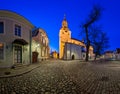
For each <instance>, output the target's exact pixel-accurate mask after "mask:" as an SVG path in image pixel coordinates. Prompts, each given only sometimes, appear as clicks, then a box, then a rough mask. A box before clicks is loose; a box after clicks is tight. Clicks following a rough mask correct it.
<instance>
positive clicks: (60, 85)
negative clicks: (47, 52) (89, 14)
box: [0, 60, 120, 94]
mask: <svg viewBox="0 0 120 94" xmlns="http://www.w3.org/2000/svg"><path fill="white" fill-rule="evenodd" d="M40 64H41V65H40V67H39V68H36V69H34V70H32V71H30V72H29V73H26V74H23V75H20V76H16V77H8V78H0V94H120V69H119V68H117V69H116V67H114V66H120V64H117V65H115V64H114V63H112V64H111V63H110V64H109V63H108V64H107V63H105V64H103V63H102V64H95V63H93V64H92V63H85V62H79V61H60V60H58V61H50V62H48V63H40Z"/></svg>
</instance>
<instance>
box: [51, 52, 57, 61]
mask: <svg viewBox="0 0 120 94" xmlns="http://www.w3.org/2000/svg"><path fill="white" fill-rule="evenodd" d="M52 58H54V59H58V53H57V52H56V51H53V52H52Z"/></svg>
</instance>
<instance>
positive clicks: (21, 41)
mask: <svg viewBox="0 0 120 94" xmlns="http://www.w3.org/2000/svg"><path fill="white" fill-rule="evenodd" d="M12 43H13V44H14V43H15V44H20V45H27V44H28V42H27V41H26V40H24V39H15V40H14V41H13V42H12Z"/></svg>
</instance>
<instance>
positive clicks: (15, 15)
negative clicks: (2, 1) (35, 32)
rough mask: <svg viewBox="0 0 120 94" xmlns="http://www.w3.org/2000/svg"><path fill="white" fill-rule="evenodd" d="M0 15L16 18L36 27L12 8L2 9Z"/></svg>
mask: <svg viewBox="0 0 120 94" xmlns="http://www.w3.org/2000/svg"><path fill="white" fill-rule="evenodd" d="M0 17H8V18H12V19H16V20H18V21H20V22H22V23H26V24H27V25H29V26H30V27H31V28H34V25H33V24H32V23H31V22H30V21H29V20H28V19H26V18H25V17H24V16H22V15H20V14H18V13H16V12H13V11H10V10H0Z"/></svg>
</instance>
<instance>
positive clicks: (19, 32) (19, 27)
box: [15, 25, 21, 37]
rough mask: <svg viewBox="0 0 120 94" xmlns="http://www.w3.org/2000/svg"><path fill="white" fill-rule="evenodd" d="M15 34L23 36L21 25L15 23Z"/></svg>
mask: <svg viewBox="0 0 120 94" xmlns="http://www.w3.org/2000/svg"><path fill="white" fill-rule="evenodd" d="M15 35H16V36H19V37H21V26H19V25H15Z"/></svg>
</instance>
